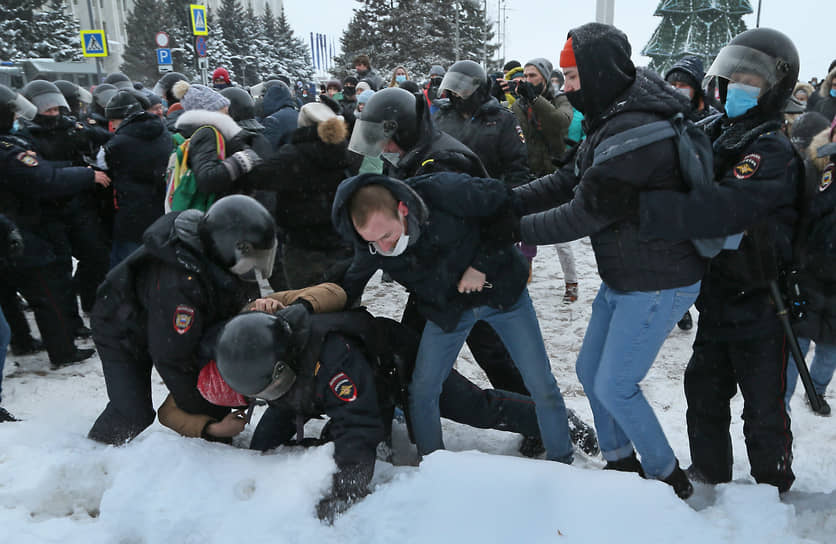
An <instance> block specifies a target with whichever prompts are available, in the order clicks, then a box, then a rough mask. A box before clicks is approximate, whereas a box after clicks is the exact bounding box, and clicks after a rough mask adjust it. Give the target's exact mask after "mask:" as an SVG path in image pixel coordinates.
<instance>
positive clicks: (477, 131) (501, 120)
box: [433, 97, 530, 187]
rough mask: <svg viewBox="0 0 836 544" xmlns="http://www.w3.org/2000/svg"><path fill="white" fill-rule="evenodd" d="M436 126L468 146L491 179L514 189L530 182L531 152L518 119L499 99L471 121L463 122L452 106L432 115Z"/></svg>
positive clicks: (490, 102) (489, 103)
mask: <svg viewBox="0 0 836 544" xmlns="http://www.w3.org/2000/svg"><path fill="white" fill-rule="evenodd" d="M433 121H434V122H435V126H436V127H437V128H438V129H439V130H441V131H443V132H446V133H447V134H449V135H451V136H452V137H453V138H456V139H457V140H458V141H460V142H461V143H463V144H464V145H466V146H467V147H469V148H470V149H471V150H472V151H473V152H474V153H476V155H477V156H478V157H479V159H480V160H481V161H482V164H484V165H485V169H486V170H487V171H488V174H489V175H490V176H491V177H492V178H496V179H500V180H502V181H504V182H505V183H507V184H509V185H511V186H512V187H513V186H517V185H520V184H522V183H526V182H528V181H529V179H530V178H529V171H528V151H527V148H526V145H525V137H524V136H523V132H522V128H520V124H519V122H517V118H516V116H515V115H514V114H513V113H511V112H510V111H509V110H508V109H507V108H504V107H502V106H501V105H500V104H499V102H498V101H497V100H496V98H493V97H490V99H489V100H488V101H487V102H485V103H484V104H482V106H481V107H480V108H479V109H478V110H477V111H476V113H475V114H474V115H473V117H471V118H470V119H463V118H462V116H461V114H460V113H459V112H457V111H456V109H455V108H454V107H453V106H452V105H451V104H449V103H448V104H444V105H442V106H441V108H440V109H439V110H438V111H437V112H436V113H435V115H434V116H433Z"/></svg>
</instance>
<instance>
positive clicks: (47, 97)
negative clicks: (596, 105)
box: [23, 79, 70, 113]
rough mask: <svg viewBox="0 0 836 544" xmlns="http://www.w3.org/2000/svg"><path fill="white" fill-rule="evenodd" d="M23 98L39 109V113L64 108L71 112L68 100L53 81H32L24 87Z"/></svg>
mask: <svg viewBox="0 0 836 544" xmlns="http://www.w3.org/2000/svg"><path fill="white" fill-rule="evenodd" d="M23 96H24V97H26V99H27V100H28V101H29V102H31V103H33V104H34V105H35V107H36V108H38V113H42V112H44V111H46V110H49V109H51V108H56V107H57V108H64V109H65V112H68V111H69V110H70V105H69V104H67V99H66V98H64V95H63V94H62V93H61V90H60V89H59V88H58V87H56V86H55V84H54V83H52V82H51V81H44V80H42V79H36V80H35V81H30V82H29V83H27V84H26V85H25V86H24V87H23Z"/></svg>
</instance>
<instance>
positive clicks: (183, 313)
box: [174, 304, 194, 334]
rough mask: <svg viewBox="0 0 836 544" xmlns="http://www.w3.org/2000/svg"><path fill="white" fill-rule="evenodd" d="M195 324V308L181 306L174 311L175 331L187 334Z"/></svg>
mask: <svg viewBox="0 0 836 544" xmlns="http://www.w3.org/2000/svg"><path fill="white" fill-rule="evenodd" d="M193 323H194V308H192V307H191V306H185V305H183V304H181V305H180V306H178V307H177V308H175V310H174V330H175V331H177V334H186V333H187V332H189V329H191V328H192V324H193Z"/></svg>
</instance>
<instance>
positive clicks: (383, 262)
mask: <svg viewBox="0 0 836 544" xmlns="http://www.w3.org/2000/svg"><path fill="white" fill-rule="evenodd" d="M368 184H379V185H382V186H384V187H386V188H387V189H389V190H390V191H391V192H392V194H393V195H394V196H395V199H396V200H398V201H401V202H403V203H404V204H406V206H407V208H408V209H409V213H408V214H407V216H406V219H407V225H408V226H407V233H408V235H409V245H408V246H407V249H406V251H404V253H402V254H401V255H399V256H397V257H385V256H383V255H380V254H372V253H371V252H370V251H369V245H368V243H367V242H366V241H365V240H363V239H362V238H361V237H360V235H359V234H357V231H356V230H355V229H354V225H353V223H352V221H351V217H350V213H349V202H350V200H351V197H352V195H354V193H355V192H356V191H357V190H358V189H359V188H360V187H362V186H364V185H368ZM509 198H510V195H509V193H508V190H507V188H506V187H505V185H504V184H503V183H502V182H501V181H499V180H494V179H481V178H472V177H470V176H467V175H462V174H454V173H451V172H442V173H436V174H430V175H425V176H419V177H415V178H412V179H409V180H408V181H407V182H402V181H399V180H396V179H393V178H389V177H385V176H379V175H374V174H361V175H359V176H355V177H353V178H350V179H347V180H345V181H344V182H343V183H341V184H340V187H339V188H338V189H337V195H336V198H335V199H334V206H333V210H332V216H331V218H332V221H333V223H334V226H335V227H336V229H337V231H338V232H339V233H340V234H341V235H342V236H343V238H345V240H347V241H349V242H351V243H352V244H353V245H354V260H353V261H352V264H351V266H350V267H349V269H348V271H347V272H346V274H345V278H344V282H343V286H344V288H345V290H346V293H347V294H348V297H349V300H357V299H359V297H360V295H361V294H362V291H363V288H364V287H365V285H366V283H367V282H368V280H369V278H371V276H372V274H374V272H375V271H376V270H378V269H381V270H383V271H385V272H388V273H389V275H390V276H391V277H392V279H394V280H395V281H397V282H398V283H400V284H401V285H403V286H404V287H406V288H407V290H408V291H409V292H410V294H411V295H412V296H414V297H415V300H416V302H417V306H418V310H419V311H420V313H421V314H422V315H423V316H425V317H426V318H427V319H429V320H430V321H432V322H433V323H435V324H437V325H438V326H439V327H441V328H442V329H443V330H445V331H451V330H453V329H454V328H455V326H456V324H457V323H458V322H459V319H460V318H461V314H462V313H463V312H464V311H465V310H466V309H468V308H474V307H477V306H491V307H493V308H498V309H500V310H501V309H503V308H508V307H510V306H512V305H513V304H514V303H515V302H516V301H517V299H518V298H519V296H520V294H521V293H522V291H523V289H524V288H525V285H526V281H527V279H528V265H527V263H526V261H525V258H524V257H523V256H522V254H521V253H520V252H519V251H518V250H517V249H516V248H514V247H513V246H512V245H511V244H508V245H507V246H504V247H495V246H493V245H491V244H484V243H483V242H482V240H481V238H480V226H479V225H480V222H481V221H483V220H485V219H486V218H488V217H489V216H491V215H493V214H495V213H496V212H497V211H498V210H499V209H500V208H501V207H503V206H505V205H507V204H508V203H509ZM468 266H473V267H474V268H475V269H477V270H480V271H481V272H483V273H485V275H486V277H487V281H488V282H490V283H491V284H492V287H491V288H487V289H483V290H482V291H481V292H478V293H470V294H463V293H459V292H458V291H457V285H458V282H459V280H460V279H461V277H462V274H464V272H465V270H466V269H467V267H468Z"/></svg>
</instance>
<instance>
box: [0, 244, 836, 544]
mask: <svg viewBox="0 0 836 544" xmlns="http://www.w3.org/2000/svg"><path fill="white" fill-rule="evenodd" d="M574 249H575V256H576V258H577V260H578V270H579V273H580V278H581V282H580V299H579V300H578V302H576V303H575V304H573V305H570V306H564V305H562V304H561V303H560V300H561V297H562V295H563V279H562V273H561V270H560V265H559V264H558V261H557V255H556V253H555V251H554V249H553V248H550V247H546V248H541V250H540V255H539V256H538V257H537V258H536V260H535V267H534V278H533V281H532V284H531V286H530V290H531V294H532V298H533V299H534V303H535V306H536V308H537V311H538V314H539V317H540V324H541V327H542V329H543V334H544V337H545V338H546V341H547V348H548V352H549V355H550V356H551V360H552V368H553V370H554V373H555V376H557V380H558V383H559V385H560V387H561V389H562V391H563V394H564V396H565V398H566V404H567V405H568V406H569V407H570V408H573V409H574V410H575V411H577V412H578V413H579V414H580V415H581V416H582V417H584V419H586V420H587V421H590V422H591V420H592V417H591V413H590V410H589V405H588V403H587V402H586V399H585V397H584V394H583V390H582V389H581V386H580V384H579V383H578V380H577V378H576V377H575V372H574V362H575V357H576V355H577V352H578V349H579V348H580V345H581V340H582V338H583V333H584V329H585V328H586V323H587V320H588V318H589V313H590V309H589V306H590V304H591V302H592V299H593V297H594V296H595V292H596V290H597V287H598V283H599V280H598V277H597V274H596V272H595V263H594V259H593V257H592V250H591V248H590V246H589V245H588V241H587V240H584V241H580V242H576V243H575V244H574ZM405 298H406V297H405V294H404V293H403V291H402V290H401V289H400V288H398V287H397V286H393V285H392V284H380V283H379V276H378V277H377V278H375V279H373V280H372V282H371V284H370V289H369V291H368V294H367V297H366V300H365V303H366V304H367V305H368V306H369V307H370V308H371V310H372V311H373V312H374V313H377V314H382V315H389V316H392V317H399V313H400V309H401V307H402V305H403V302H404V301H405ZM692 311H693V310H692ZM693 335H694V331H693V330H692V331H689V332H683V331H680V330H678V329H675V330H674V331H673V332H672V333H671V335H670V338H669V339H668V341H667V342H666V344H665V346H664V347H663V349H662V352H661V353H660V355H659V358H658V360H657V361H656V364H655V366H654V367H653V368H652V369H651V371H650V374H649V375H648V376H647V378H646V380H645V381H644V382H643V389H644V391H645V394H646V395H647V396H648V398H649V399H650V401H651V403H652V404H653V406H654V408H655V409H656V413H657V415H658V417H659V420H660V421H661V423H662V426H663V427H664V428H665V431H666V432H667V435H668V438H669V440H670V442H671V444H672V446H673V449H674V451H675V452H676V455H677V456H678V458H679V460H680V463H681V465H682V466H683V467H686V466H688V465H689V462H690V456H689V452H688V439H687V435H686V430H685V398H684V394H683V390H682V375H683V371H684V368H685V365H686V363H687V361H688V358H689V356H690V352H691V351H690V346H691V342H692V341H693ZM458 368H459V370H460V371H462V372H463V373H464V374H465V375H467V376H468V377H470V378H471V379H473V380H475V381H477V383H480V384H485V383H486V382H485V380H484V377H483V376H482V375H481V373H480V371H479V370H478V369H477V368H476V367H475V366H474V365H473V364H472V362H471V360H470V356H469V355H468V354H467V353H465V354H463V355H462V357H461V358H460V360H459V362H458ZM5 374H6V376H5V379H4V381H3V389H4V406H5V407H7V408H8V409H9V410H10V411H11V412H12V413H13V414H15V415H16V416H17V417H19V418H21V419H23V420H24V421H22V422H20V423H5V424H0V543H14V544H28V543H47V542H60V543H62V544H71V543H85V544H88V543H89V544H92V543H107V544H111V543H120V544H154V543H216V542H217V543H226V542H254V543H262V542H271V543H284V542H299V543H316V542H326V541H339V542H363V543H378V542H379V543H390V542H399V543H401V542H403V543H408V542H423V543H427V542H434V543H435V542H439V543H443V542H453V543H470V542H482V543H494V542H496V543H506V542H515V543H516V542H519V543H526V544H527V543H541V542H543V543H555V542H572V543H580V542H590V543H601V542H621V543H632V542H636V543H642V544H645V543H651V542H654V543H655V542H660V543H670V542H676V543H678V544H685V543H690V542H694V543H726V542H728V543H741V542H757V543H771V542H775V543H781V544H788V543H802V542H836V455H834V448H836V425H834V419H833V418H829V419H828V418H821V417H817V416H815V415H813V414H812V413H811V412H810V410H809V408H808V407H807V406H806V405H805V403H804V400H803V397H802V387H801V385H800V384H799V388H798V390H797V391H796V396H795V398H794V399H793V403H792V408H793V412H792V414H793V425H792V429H793V432H794V434H795V444H794V446H795V447H794V451H795V463H794V467H793V468H794V469H795V473H796V475H797V480H796V483H795V485H794V487H793V490H792V491H791V492H790V493H789V494H788V495H787V496H786V497H784V498H783V499H779V497H778V494H777V492H776V491H775V489H774V488H772V487H770V486H762V485H754V481H753V480H752V478H751V477H750V476H749V474H748V472H749V465H748V461H747V458H746V450H745V447H744V443H743V436H742V434H743V433H742V428H743V424H742V421H741V420H740V417H739V415H740V411H741V409H742V402H741V400H740V398H739V395H738V397H736V398H735V400H734V404H733V410H734V413H735V417H734V421H733V424H732V435H733V437H734V458H735V467H734V482H733V483H731V484H728V485H721V486H717V487H716V488H715V487H709V486H698V488H697V492H696V493H695V495H694V497H692V498H691V499H689V500H688V501H687V502H683V501H681V500H680V499H678V498H676V496H675V495H674V494H673V491H672V490H671V489H670V488H669V487H668V486H666V485H664V484H661V483H659V482H654V481H646V480H641V479H639V478H638V477H637V476H635V475H631V474H621V473H613V472H609V471H608V472H604V471H601V470H600V468H601V467H602V466H603V460H602V459H600V458H594V459H593V458H587V457H583V456H582V455H578V456H577V459H576V461H575V464H574V465H573V466H565V465H560V464H557V463H550V462H545V461H537V460H530V459H525V458H521V457H520V456H519V454H518V453H517V446H518V442H519V437H518V436H516V435H511V434H509V433H503V432H499V431H482V430H477V429H471V428H468V427H465V426H462V425H458V424H454V423H451V422H448V421H445V422H444V432H445V442H446V445H447V447H448V448H449V451H444V452H437V453H435V454H433V455H430V456H429V457H427V458H426V459H425V460H424V462H423V463H422V464H421V465H420V466H418V467H415V466H411V465H410V464H409V461H410V460H412V459H414V450H413V449H412V447H411V446H410V445H409V444H408V440H407V438H406V432H405V429H404V427H403V425H398V424H396V428H395V433H396V435H395V445H396V449H398V450H399V455H398V458H399V459H401V460H402V461H404V464H403V465H401V466H393V465H390V464H387V463H383V462H380V461H379V462H378V464H377V467H376V471H375V477H374V482H373V483H374V486H375V490H374V493H373V494H372V495H370V496H369V497H367V498H366V499H365V500H364V501H362V502H361V503H360V504H358V505H356V506H354V507H353V508H352V509H351V510H349V511H348V512H347V513H346V514H344V515H343V516H342V517H340V518H339V519H337V521H336V522H335V524H334V525H333V527H330V526H326V525H323V524H322V523H320V522H319V521H318V520H317V519H316V517H315V515H314V505H315V504H316V502H317V501H318V500H319V498H320V497H321V496H322V494H323V492H325V490H326V489H327V486H328V485H329V483H330V475H331V473H332V472H333V471H334V470H335V466H334V464H333V461H332V459H331V454H332V451H333V450H332V447H331V446H324V447H321V448H312V449H307V450H305V449H300V448H279V449H278V450H277V451H274V452H270V453H268V454H259V453H255V452H251V451H248V450H246V449H243V448H240V447H230V446H225V445H219V444H212V443H208V442H204V441H202V440H197V439H187V438H183V437H180V436H178V435H176V434H175V433H174V432H172V431H170V430H168V429H166V428H164V427H162V426H160V425H159V423H154V425H152V426H151V427H150V428H149V429H148V430H147V431H145V432H144V433H143V434H142V435H140V436H139V437H138V438H137V439H136V440H134V441H133V442H132V443H130V444H129V445H127V446H124V447H119V448H114V447H105V446H102V445H99V444H95V443H93V442H91V441H89V440H87V439H86V438H85V435H86V433H87V431H88V429H89V428H90V426H91V424H92V423H93V421H94V419H95V418H96V416H97V415H98V413H99V412H100V411H101V409H102V408H103V407H104V405H105V403H106V400H107V397H106V394H105V388H104V380H103V378H102V371H101V365H100V363H99V361H98V359H91V360H90V361H89V362H86V363H84V364H80V365H77V366H74V367H69V368H65V369H62V370H60V371H57V372H51V371H49V369H48V362H47V360H46V357H45V355H43V354H40V355H36V356H30V357H14V356H11V355H10V356H9V358H8V360H7V363H6V370H5ZM164 398H165V388H164V386H163V385H162V382H161V381H160V380H159V378H157V377H156V376H155V379H154V401H155V403H156V404H157V405H159V404H160V403H161V402H162V401H163V399H164ZM312 425H313V426H318V425H319V423H318V422H316V423H314V424H312ZM313 430H314V429H312V431H313ZM250 432H251V431H250V430H248V431H245V433H244V435H243V436H242V437H241V440H239V441H238V445H239V446H241V445H245V444H246V443H247V441H248V439H249V433H250Z"/></svg>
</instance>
